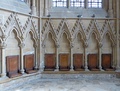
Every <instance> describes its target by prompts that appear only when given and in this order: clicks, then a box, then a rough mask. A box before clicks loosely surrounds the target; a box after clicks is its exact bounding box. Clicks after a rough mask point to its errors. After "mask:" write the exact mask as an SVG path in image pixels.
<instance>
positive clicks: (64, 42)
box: [59, 31, 70, 53]
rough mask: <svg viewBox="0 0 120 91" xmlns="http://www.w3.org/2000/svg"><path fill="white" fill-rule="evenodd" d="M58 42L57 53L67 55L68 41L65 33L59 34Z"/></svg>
mask: <svg viewBox="0 0 120 91" xmlns="http://www.w3.org/2000/svg"><path fill="white" fill-rule="evenodd" d="M59 42H60V48H59V51H60V52H66V53H69V52H70V40H69V38H68V35H67V33H66V32H65V31H64V32H63V33H62V34H61V37H60V39H59Z"/></svg>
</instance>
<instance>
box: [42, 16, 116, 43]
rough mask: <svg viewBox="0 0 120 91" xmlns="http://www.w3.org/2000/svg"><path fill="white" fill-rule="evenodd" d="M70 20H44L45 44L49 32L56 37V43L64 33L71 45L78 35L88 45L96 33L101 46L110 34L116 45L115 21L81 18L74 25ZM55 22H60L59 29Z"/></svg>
mask: <svg viewBox="0 0 120 91" xmlns="http://www.w3.org/2000/svg"><path fill="white" fill-rule="evenodd" d="M69 20H70V19H66V18H65V19H52V18H51V19H43V21H44V22H45V23H44V25H43V26H42V27H43V28H42V31H41V33H42V38H43V39H42V40H43V42H44V40H45V37H46V36H47V35H48V33H49V32H52V36H53V37H54V40H55V42H56V43H59V41H60V37H61V35H62V34H63V33H66V34H67V36H68V40H69V41H70V42H71V43H74V39H75V38H76V36H77V35H78V33H80V34H81V35H82V36H81V39H82V40H83V42H84V43H86V42H87V41H88V40H89V38H90V37H91V35H92V34H93V33H94V34H95V36H96V40H97V43H100V45H102V40H103V38H104V36H106V33H108V34H109V35H110V40H111V42H112V44H115V40H116V31H115V19H95V18H94V19H93V18H91V19H87V18H84V19H82V18H79V19H73V21H75V22H74V23H70V21H69ZM54 21H55V22H59V24H58V27H57V28H56V27H55V26H56V24H55V22H54ZM88 21H90V22H88ZM88 23H89V24H88ZM71 24H73V25H71ZM69 26H73V27H72V29H70V27H69ZM86 26H87V27H86ZM57 41H58V42H57ZM57 45H58V44H57Z"/></svg>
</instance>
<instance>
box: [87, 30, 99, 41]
mask: <svg viewBox="0 0 120 91" xmlns="http://www.w3.org/2000/svg"><path fill="white" fill-rule="evenodd" d="M92 34H95V37H96V40H97V42H100V40H101V37H100V33H99V32H98V31H97V30H93V31H91V32H90V34H89V36H88V39H90V37H91V36H92Z"/></svg>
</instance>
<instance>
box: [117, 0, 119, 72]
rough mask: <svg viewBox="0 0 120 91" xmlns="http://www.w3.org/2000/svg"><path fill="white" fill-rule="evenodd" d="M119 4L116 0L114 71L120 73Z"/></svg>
mask: <svg viewBox="0 0 120 91" xmlns="http://www.w3.org/2000/svg"><path fill="white" fill-rule="evenodd" d="M119 2H120V0H116V11H117V14H116V17H117V20H116V28H117V47H116V49H117V50H116V53H117V66H116V71H118V72H120V52H119V51H120V44H119V43H120V41H119V29H120V26H119V23H120V22H119V18H120V17H119V13H120V9H119V8H120V6H119Z"/></svg>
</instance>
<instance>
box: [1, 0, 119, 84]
mask: <svg viewBox="0 0 120 91" xmlns="http://www.w3.org/2000/svg"><path fill="white" fill-rule="evenodd" d="M31 1H32V2H31ZM78 14H80V15H82V17H77V16H78ZM93 14H95V17H91V16H93ZM106 16H107V17H106ZM119 42H120V0H103V8H102V9H89V8H87V7H86V8H84V9H81V8H74V9H73V8H70V7H69V8H53V7H52V0H25V2H23V1H21V0H0V82H1V81H8V79H10V78H8V77H7V76H6V56H11V55H20V72H21V73H22V77H23V78H24V76H27V74H24V62H23V56H24V55H25V54H32V53H34V54H35V58H34V59H35V64H34V66H35V68H36V69H38V70H39V72H40V73H39V74H38V75H37V76H38V78H40V77H41V78H43V76H44V74H43V75H42V76H41V72H43V71H44V67H45V65H44V62H45V60H44V54H45V53H55V54H56V69H55V71H59V58H58V55H59V54H60V53H69V54H70V62H71V66H70V68H71V71H74V70H73V54H75V53H83V54H84V63H85V65H84V66H85V71H88V65H87V64H88V63H87V55H88V54H90V53H96V54H99V69H100V70H101V71H103V70H102V67H101V55H102V54H103V53H111V54H112V56H113V57H112V66H113V67H115V68H116V71H117V72H120V43H119ZM101 71H100V72H101ZM115 74H116V73H115ZM115 74H113V75H110V76H114V75H115ZM104 75H105V77H107V76H108V75H106V74H104ZM34 76H35V75H34V74H33V77H29V78H30V79H32V78H34ZM75 76H77V75H75V74H74V77H75ZM78 76H79V75H78ZM85 76H86V75H83V76H82V77H85ZM87 76H88V75H87ZM91 76H92V77H94V75H92V74H91ZM97 76H98V75H95V77H97ZM22 77H21V78H22ZM45 77H46V78H47V77H49V75H45ZM50 77H54V76H53V75H51V76H50ZM57 77H58V78H61V77H62V76H61V74H58V75H57V76H56V78H57ZM88 77H89V76H88ZM101 77H103V78H104V76H101ZM101 77H100V78H101ZM41 78H40V79H41ZM16 79H17V78H16ZM24 79H25V78H24ZM26 79H27V78H26ZM20 80H21V79H20ZM11 81H12V79H11Z"/></svg>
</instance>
